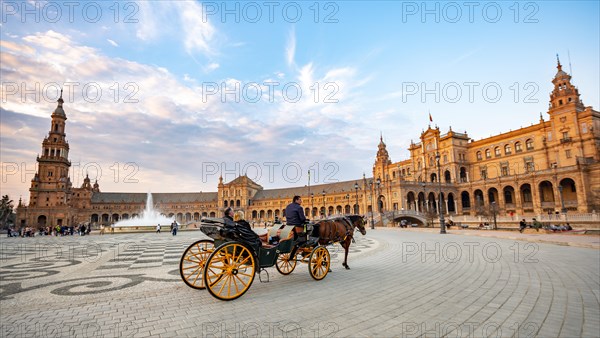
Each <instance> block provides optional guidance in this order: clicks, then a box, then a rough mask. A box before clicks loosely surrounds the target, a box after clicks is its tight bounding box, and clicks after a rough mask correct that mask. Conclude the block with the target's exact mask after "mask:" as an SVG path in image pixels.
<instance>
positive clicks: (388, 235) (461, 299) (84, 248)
mask: <svg viewBox="0 0 600 338" xmlns="http://www.w3.org/2000/svg"><path fill="white" fill-rule="evenodd" d="M199 238H200V236H199V234H198V233H196V232H182V233H180V234H178V236H176V237H173V236H170V235H169V234H161V235H157V234H119V235H111V236H87V237H67V238H53V237H45V238H44V237H41V238H40V237H36V238H2V239H0V246H1V251H0V259H1V261H0V262H1V265H0V313H1V322H0V335H1V336H2V337H42V336H50V337H69V336H81V337H87V336H108V337H112V336H136V337H137V336H151V335H153V336H166V337H175V336H194V337H197V336H208V337H229V336H231V337H245V336H261V337H284V336H285V337H297V336H302V337H316V336H318V337H347V336H352V337H356V336H358V337H367V336H369V337H380V336H381V337H392V336H397V337H442V336H447V337H457V336H460V337H467V336H473V337H481V336H490V337H496V336H502V337H536V336H539V337H557V336H560V337H598V336H599V333H600V301H599V298H600V263H599V262H600V251H599V250H597V249H589V248H578V247H569V246H561V245H553V244H545V243H529V242H523V241H515V240H512V239H499V238H486V237H478V236H468V235H464V236H456V235H446V236H443V235H439V234H435V233H429V232H413V231H400V230H398V229H378V230H375V231H368V232H367V235H366V237H362V236H360V235H358V239H359V240H358V241H357V243H356V244H353V246H354V250H353V251H352V252H351V254H350V257H349V265H350V267H351V268H352V270H349V271H347V270H344V269H343V268H342V267H341V262H340V252H338V251H337V249H332V251H333V254H334V256H335V257H334V265H333V271H332V272H331V273H330V274H329V275H328V276H327V277H326V278H325V279H324V280H322V281H319V282H316V281H314V280H312V279H311V277H310V276H309V274H308V271H307V267H306V265H299V266H298V267H296V270H295V271H294V272H293V273H292V274H291V275H289V276H281V275H279V274H278V273H277V271H276V270H275V269H274V268H273V269H269V274H270V282H269V283H260V282H259V280H258V278H257V279H255V281H254V283H253V285H252V287H251V288H250V290H249V291H248V292H247V293H246V294H245V295H244V296H242V297H241V298H239V299H237V300H235V301H232V302H223V301H219V300H216V299H214V298H212V297H211V296H210V295H209V294H208V292H206V291H205V290H194V289H191V288H189V287H187V286H186V285H185V284H184V283H183V282H182V281H181V280H180V278H179V273H178V270H177V268H178V262H179V256H180V255H181V253H182V252H183V250H184V249H185V248H186V247H187V246H188V245H189V244H191V243H192V242H193V241H194V240H196V239H199Z"/></svg>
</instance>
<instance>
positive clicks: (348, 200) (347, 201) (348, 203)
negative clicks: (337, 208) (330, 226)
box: [344, 194, 350, 214]
mask: <svg viewBox="0 0 600 338" xmlns="http://www.w3.org/2000/svg"><path fill="white" fill-rule="evenodd" d="M345 198H346V203H347V205H348V206H350V194H346V197H345ZM348 213H350V211H348ZM344 214H346V207H344Z"/></svg>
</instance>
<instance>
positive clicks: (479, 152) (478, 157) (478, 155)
mask: <svg viewBox="0 0 600 338" xmlns="http://www.w3.org/2000/svg"><path fill="white" fill-rule="evenodd" d="M477 161H481V151H478V152H477Z"/></svg>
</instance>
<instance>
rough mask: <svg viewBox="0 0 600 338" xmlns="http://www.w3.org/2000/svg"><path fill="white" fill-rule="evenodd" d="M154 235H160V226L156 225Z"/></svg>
mask: <svg viewBox="0 0 600 338" xmlns="http://www.w3.org/2000/svg"><path fill="white" fill-rule="evenodd" d="M156 233H157V234H160V224H158V225H157V226H156Z"/></svg>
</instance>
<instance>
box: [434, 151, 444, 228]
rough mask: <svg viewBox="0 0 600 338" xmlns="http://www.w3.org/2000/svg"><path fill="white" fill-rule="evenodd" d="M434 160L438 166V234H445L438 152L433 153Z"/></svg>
mask: <svg viewBox="0 0 600 338" xmlns="http://www.w3.org/2000/svg"><path fill="white" fill-rule="evenodd" d="M435 160H436V161H437V167H438V177H437V178H438V187H439V196H438V197H439V198H438V201H439V202H438V209H439V210H438V211H439V213H440V234H445V233H446V221H445V220H444V211H443V210H442V203H443V201H442V180H441V179H440V177H441V176H440V175H441V170H442V168H441V167H440V153H436V154H435Z"/></svg>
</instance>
